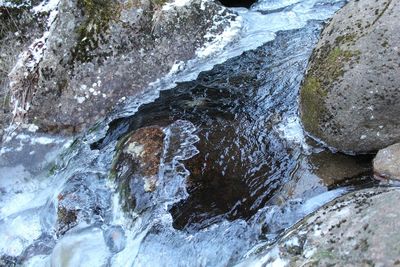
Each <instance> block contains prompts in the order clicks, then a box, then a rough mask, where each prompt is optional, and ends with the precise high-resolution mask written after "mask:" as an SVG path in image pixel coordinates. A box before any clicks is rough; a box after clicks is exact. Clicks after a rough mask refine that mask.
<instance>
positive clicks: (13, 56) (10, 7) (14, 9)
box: [0, 0, 48, 140]
mask: <svg viewBox="0 0 400 267" xmlns="http://www.w3.org/2000/svg"><path fill="white" fill-rule="evenodd" d="M14 2H15V1H14ZM18 2H21V4H13V3H7V2H6V1H2V2H0V21H1V23H0V140H1V138H2V136H3V134H4V130H5V128H6V127H7V126H8V125H9V124H10V122H11V120H12V114H11V112H12V107H11V105H10V102H11V93H10V90H9V86H8V82H9V79H8V74H9V73H10V71H11V69H12V68H13V66H14V65H15V63H16V62H17V60H18V56H19V55H20V54H21V53H22V51H24V49H27V47H28V46H29V45H30V44H31V43H32V42H33V40H35V39H36V38H39V37H40V36H41V35H42V34H43V32H44V28H45V22H46V19H47V18H48V14H46V12H41V11H38V12H34V11H33V9H32V7H33V6H34V5H37V4H39V2H41V1H38V0H34V1H18ZM10 47H12V49H10Z"/></svg>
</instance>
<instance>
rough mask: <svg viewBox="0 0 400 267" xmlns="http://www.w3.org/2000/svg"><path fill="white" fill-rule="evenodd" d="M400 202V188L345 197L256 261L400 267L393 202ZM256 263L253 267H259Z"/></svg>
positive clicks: (399, 218)
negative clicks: (398, 266) (399, 265)
mask: <svg viewBox="0 0 400 267" xmlns="http://www.w3.org/2000/svg"><path fill="white" fill-rule="evenodd" d="M399 201H400V191H399V190H398V189H378V188H375V189H364V190H361V191H357V192H353V193H350V194H348V195H345V196H343V197H341V198H339V199H336V200H334V201H333V202H331V203H330V204H328V205H326V206H324V207H322V208H321V209H320V210H318V211H317V212H316V213H314V214H313V215H312V216H310V217H308V218H305V219H304V220H303V221H301V222H299V223H298V224H297V225H296V226H295V227H294V229H292V230H291V231H290V232H288V233H287V234H286V235H285V236H284V237H283V238H282V239H281V240H280V241H279V242H278V243H277V244H276V245H275V246H274V247H270V248H269V250H268V253H267V254H265V255H264V256H263V257H260V255H258V257H257V258H258V259H260V260H261V261H260V260H256V262H257V264H259V265H260V266H261V265H262V264H263V263H267V264H268V263H269V264H271V266H274V263H275V264H278V263H279V264H278V265H276V266H395V265H396V264H400V234H399V233H398V231H397V229H398V228H399V227H400V210H399V209H398V207H397V205H394V204H393V203H398V202H399ZM256 262H254V263H253V266H258V265H257V264H256ZM247 263H248V262H247ZM262 266H265V265H262Z"/></svg>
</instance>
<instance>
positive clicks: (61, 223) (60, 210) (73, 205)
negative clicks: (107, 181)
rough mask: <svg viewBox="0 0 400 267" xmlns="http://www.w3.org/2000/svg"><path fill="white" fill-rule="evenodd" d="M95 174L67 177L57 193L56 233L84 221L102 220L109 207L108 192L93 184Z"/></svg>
mask: <svg viewBox="0 0 400 267" xmlns="http://www.w3.org/2000/svg"><path fill="white" fill-rule="evenodd" d="M98 179H99V177H97V175H96V174H91V173H83V174H77V175H74V176H72V177H71V178H69V179H68V181H67V183H66V185H65V187H64V189H63V191H62V192H61V193H60V194H59V195H58V204H57V225H56V231H57V235H58V236H60V235H64V234H65V233H66V232H67V231H69V230H70V229H71V228H73V227H75V226H76V225H78V224H79V223H80V222H82V221H84V222H87V223H90V222H96V221H97V222H99V221H101V222H103V221H104V220H106V218H105V211H106V210H107V209H108V207H109V205H110V204H109V203H110V200H109V197H110V196H109V192H107V190H106V189H105V188H104V189H103V192H100V190H101V189H100V188H99V187H96V186H94V185H95V184H96V183H97V180H98Z"/></svg>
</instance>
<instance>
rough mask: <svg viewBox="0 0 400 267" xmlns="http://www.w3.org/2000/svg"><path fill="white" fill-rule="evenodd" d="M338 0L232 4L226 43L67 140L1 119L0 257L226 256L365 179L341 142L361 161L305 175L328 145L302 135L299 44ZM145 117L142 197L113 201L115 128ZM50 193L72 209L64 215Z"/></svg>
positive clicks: (124, 261)
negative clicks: (338, 171) (342, 176)
mask: <svg viewBox="0 0 400 267" xmlns="http://www.w3.org/2000/svg"><path fill="white" fill-rule="evenodd" d="M343 4H344V1H339V0H282V1H279V0H260V1H259V2H257V3H255V4H254V5H253V6H252V7H251V8H250V9H245V8H234V9H233V10H235V11H236V12H237V13H238V14H239V15H240V16H241V19H242V24H243V25H242V27H241V29H240V32H239V33H237V35H236V37H235V38H234V40H233V41H232V42H231V43H230V44H228V45H226V46H225V47H223V48H222V49H220V50H218V51H215V52H214V53H213V54H212V56H208V57H207V56H204V57H203V56H201V55H199V56H198V57H197V58H195V59H193V60H191V61H189V62H187V63H185V64H183V63H179V64H177V66H176V68H175V70H174V71H171V73H170V74H169V75H167V76H166V77H164V78H163V79H160V80H158V81H156V82H154V83H153V84H151V85H150V87H149V89H148V90H147V91H146V93H144V94H143V95H140V96H136V97H132V98H128V101H126V102H125V104H123V105H121V106H119V107H118V108H117V109H116V110H115V111H114V112H113V113H112V114H110V115H109V116H108V117H107V118H104V120H103V121H101V122H99V123H97V124H96V125H95V126H93V127H92V128H91V129H90V130H89V131H88V132H86V133H84V134H82V135H80V136H79V137H77V138H75V139H73V140H72V139H70V138H63V137H54V136H48V135H46V134H41V133H37V132H35V129H34V127H29V128H26V129H24V130H23V131H21V130H18V131H15V132H13V133H11V134H10V136H9V137H8V139H7V142H6V143H5V145H4V146H3V147H2V148H1V150H0V193H1V194H0V257H1V260H2V261H3V262H6V263H8V264H9V265H8V266H20V265H22V266H74V267H76V266H234V265H237V264H240V263H241V262H243V261H244V260H245V259H246V258H247V257H248V256H249V255H251V254H252V252H253V251H254V250H256V249H257V247H259V246H260V245H262V244H272V243H273V242H275V241H276V240H278V239H279V237H280V236H281V235H282V233H284V232H285V230H287V229H288V228H290V227H291V226H293V225H294V224H295V223H296V222H298V221H299V220H300V219H302V218H304V217H305V216H307V215H309V214H310V213H312V212H313V211H315V210H316V209H317V208H319V207H321V206H322V205H324V204H326V203H327V202H329V201H330V200H332V199H334V198H336V197H338V196H341V195H343V194H344V193H346V192H349V191H351V190H354V189H355V188H359V187H366V186H371V185H372V184H373V182H372V180H371V178H370V172H369V171H368V168H369V166H367V165H368V164H369V162H370V158H369V157H368V156H365V157H357V158H356V157H351V156H344V155H341V156H340V157H343V158H345V161H346V160H348V161H349V162H356V164H359V165H360V166H366V167H365V169H366V171H365V172H363V173H362V174H361V175H357V176H355V177H347V178H351V179H346V180H343V181H327V180H324V179H323V178H322V176H323V175H317V174H316V173H315V170H314V169H315V168H314V167H315V166H314V165H312V164H311V163H310V162H311V158H313V157H315V155H321V154H324V155H333V154H332V153H331V152H330V151H329V150H327V149H325V148H322V147H321V146H320V145H318V144H317V143H315V142H314V141H312V140H311V139H309V138H308V137H307V136H306V134H305V133H304V132H303V129H302V126H301V122H300V120H299V116H298V93H299V87H300V83H301V81H302V78H303V75H304V72H305V70H306V66H307V62H308V59H309V57H310V55H311V52H312V49H313V47H314V46H315V44H316V42H317V40H318V36H319V33H320V31H321V29H322V26H323V22H324V21H325V20H326V19H328V18H330V17H331V16H332V15H333V13H334V12H335V11H336V10H338V9H339V8H340V7H341V6H342V5H343ZM147 126H157V127H161V128H162V129H163V133H164V143H163V148H162V156H161V160H160V166H159V172H158V178H157V179H158V180H157V187H156V189H155V190H154V192H151V194H152V196H151V198H150V200H149V201H148V202H146V203H145V204H143V205H144V206H143V207H141V208H140V209H139V208H137V209H135V210H133V211H124V210H123V209H122V207H121V205H120V202H121V195H120V194H118V190H117V185H116V182H115V181H113V180H112V179H109V175H110V170H111V166H112V164H113V158H114V155H115V153H116V147H117V144H118V141H120V140H121V139H122V138H123V137H124V136H126V135H127V134H129V133H130V132H132V131H135V130H137V129H140V128H143V127H147ZM327 158H328V159H327V160H326V161H329V156H328V157H327ZM321 166H325V165H324V164H321ZM357 166H358V165H357ZM322 168H323V167H322ZM188 181H189V182H188ZM60 203H62V206H63V207H64V208H66V209H67V210H68V209H73V210H74V211H76V214H74V215H73V216H75V217H76V218H74V220H72V221H71V225H67V228H60V225H59V223H58V220H59V217H60V216H69V215H68V214H67V215H65V213H63V214H62V212H63V210H61V209H60ZM66 212H68V211H66ZM257 264H259V265H262V262H259V263H257V261H255V262H253V263H252V265H257Z"/></svg>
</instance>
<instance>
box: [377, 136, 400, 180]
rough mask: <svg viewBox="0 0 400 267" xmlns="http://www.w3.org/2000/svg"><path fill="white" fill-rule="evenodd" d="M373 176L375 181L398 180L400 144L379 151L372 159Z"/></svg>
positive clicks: (399, 172) (399, 175)
mask: <svg viewBox="0 0 400 267" xmlns="http://www.w3.org/2000/svg"><path fill="white" fill-rule="evenodd" d="M374 176H375V178H377V179H392V180H400V143H397V144H394V145H391V146H389V147H387V148H385V149H381V150H379V152H378V154H377V155H376V157H375V158H374Z"/></svg>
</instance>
